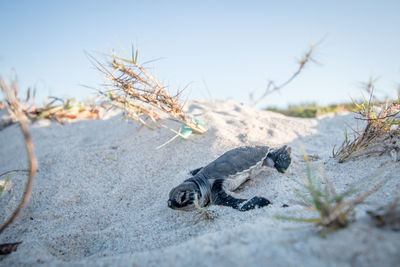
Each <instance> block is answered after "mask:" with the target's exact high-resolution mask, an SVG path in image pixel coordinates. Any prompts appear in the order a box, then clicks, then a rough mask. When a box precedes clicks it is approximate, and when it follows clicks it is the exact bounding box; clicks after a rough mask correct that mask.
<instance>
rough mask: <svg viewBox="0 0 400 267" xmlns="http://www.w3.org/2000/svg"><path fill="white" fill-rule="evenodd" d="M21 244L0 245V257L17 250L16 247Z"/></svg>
mask: <svg viewBox="0 0 400 267" xmlns="http://www.w3.org/2000/svg"><path fill="white" fill-rule="evenodd" d="M21 243H22V242H16V243H7V244H0V255H7V254H10V253H11V252H14V251H16V250H17V247H18V246H19V244H21Z"/></svg>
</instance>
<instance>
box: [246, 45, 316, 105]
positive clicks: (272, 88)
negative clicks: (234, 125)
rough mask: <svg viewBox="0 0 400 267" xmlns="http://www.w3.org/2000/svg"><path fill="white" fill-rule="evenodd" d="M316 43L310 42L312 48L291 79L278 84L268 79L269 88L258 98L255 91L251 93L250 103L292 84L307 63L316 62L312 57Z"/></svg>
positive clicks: (252, 103) (253, 103) (254, 103)
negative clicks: (255, 96) (255, 97)
mask: <svg viewBox="0 0 400 267" xmlns="http://www.w3.org/2000/svg"><path fill="white" fill-rule="evenodd" d="M320 43H321V42H318V43H317V45H318V44H320ZM314 48H315V46H314V44H313V43H311V44H310V48H309V50H308V51H307V52H306V53H305V55H304V56H303V58H301V59H300V60H299V66H298V68H297V70H296V71H295V72H294V73H293V74H292V75H291V76H290V77H289V79H287V80H286V81H284V82H283V83H281V84H280V85H277V84H276V83H275V82H274V81H272V80H270V81H268V85H267V88H266V89H265V91H264V93H263V94H262V95H261V96H260V97H259V98H258V99H256V100H254V96H253V93H251V94H250V105H251V106H256V105H257V104H258V103H259V102H260V101H261V100H263V99H264V98H265V97H267V96H268V95H269V94H271V93H273V92H276V91H279V90H281V89H282V88H284V87H285V86H287V85H288V84H290V83H291V82H292V81H293V80H294V79H295V78H296V77H297V76H299V74H300V73H301V72H302V70H303V69H304V67H305V66H306V65H307V63H308V62H310V61H311V62H316V61H315V59H314V58H313V57H312V55H313V52H314Z"/></svg>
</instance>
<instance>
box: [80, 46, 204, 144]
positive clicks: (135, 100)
mask: <svg viewBox="0 0 400 267" xmlns="http://www.w3.org/2000/svg"><path fill="white" fill-rule="evenodd" d="M132 50H133V49H132ZM138 53H139V52H138V50H137V49H136V51H135V50H133V51H132V59H125V58H121V57H118V56H116V55H115V54H114V53H111V55H110V56H108V57H107V62H106V64H102V63H101V62H99V61H98V60H97V59H95V58H94V57H92V56H91V55H88V56H89V58H90V60H91V61H92V63H93V65H94V66H95V67H96V68H97V70H99V71H100V73H101V74H102V75H103V76H104V77H105V78H106V80H107V83H106V84H105V89H103V90H100V93H101V94H102V95H103V96H104V97H106V98H107V99H108V100H109V102H111V104H112V105H114V106H115V107H117V108H120V109H122V110H124V111H125V112H126V115H127V116H128V117H129V118H131V119H133V120H136V121H139V122H140V123H142V124H143V125H144V126H146V127H147V128H149V129H152V130H153V129H156V128H167V129H169V130H171V131H172V132H174V133H175V134H176V135H177V136H181V137H182V138H186V136H184V135H182V134H181V130H182V127H184V126H186V127H189V128H190V129H191V130H192V131H193V132H194V133H199V134H202V133H205V132H206V131H207V130H206V129H205V128H204V127H203V126H202V125H201V124H200V123H199V122H198V121H197V120H195V119H193V118H190V117H189V116H187V115H186V114H185V112H184V111H183V104H182V103H181V100H180V96H181V93H182V91H178V92H177V93H176V94H175V95H171V94H170V93H169V92H168V91H167V89H166V88H165V87H164V86H163V85H162V84H161V83H160V82H159V81H158V80H157V79H156V78H155V77H154V76H153V75H152V74H150V72H149V71H148V70H147V69H146V68H145V67H144V65H143V64H139V63H138ZM162 119H168V120H172V121H175V122H177V123H179V124H180V125H182V126H181V128H179V129H172V128H170V127H167V126H166V125H165V124H163V123H161V120H162Z"/></svg>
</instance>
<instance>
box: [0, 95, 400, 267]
mask: <svg viewBox="0 0 400 267" xmlns="http://www.w3.org/2000/svg"><path fill="white" fill-rule="evenodd" d="M188 112H189V113H190V114H192V115H194V116H195V117H196V118H198V119H200V120H202V121H204V122H205V123H206V125H207V127H208V128H209V132H208V133H207V134H205V135H195V136H192V137H191V138H190V140H188V141H185V140H181V139H177V140H176V141H174V142H173V143H171V144H169V145H167V146H166V147H163V148H161V149H159V150H156V149H155V147H156V146H158V145H160V144H162V143H164V142H165V141H167V140H168V139H169V138H170V137H172V136H173V134H172V133H171V132H168V131H166V130H161V131H149V130H147V129H146V128H143V129H141V130H139V131H138V128H139V124H138V123H136V122H132V121H130V122H126V121H125V120H118V118H120V115H119V114H111V113H110V114H109V117H106V119H104V120H85V121H79V122H72V123H69V124H66V125H59V124H57V123H53V122H52V123H50V122H48V121H40V122H38V123H35V124H34V125H32V127H31V130H32V134H33V138H34V143H35V148H36V155H37V157H38V160H39V173H38V174H37V176H36V181H35V186H34V192H33V195H32V198H31V201H30V203H29V204H28V206H27V207H26V208H25V209H24V210H23V212H22V214H21V215H20V217H19V218H18V219H17V220H16V221H15V222H14V223H13V224H12V225H11V226H10V227H9V228H8V229H7V230H5V232H4V233H3V234H1V235H0V243H6V242H16V241H23V243H22V244H21V245H20V246H19V247H18V250H17V251H16V252H14V253H12V254H10V255H8V256H1V257H0V265H1V266H9V265H14V266H21V265H38V264H45V265H52V266H53V265H64V264H67V265H78V266H79V265H81V266H83V265H85V266H87V265H98V266H132V265H134V266H146V265H161V266H184V265H186V266H188V265H190V266H192V265H199V266H216V265H223V266H335V265H340V266H353V265H354V266H394V265H397V266H398V265H399V264H400V232H393V231H390V230H386V229H380V228H376V227H374V226H373V224H372V222H371V220H370V219H369V217H368V215H367V214H366V213H365V210H367V209H373V208H374V207H377V206H379V205H384V204H386V203H388V202H389V201H391V200H392V199H393V198H394V196H395V194H396V193H397V194H398V193H399V192H400V180H399V177H398V173H399V171H400V167H399V166H400V163H399V162H396V163H394V162H393V161H392V160H391V159H390V157H389V156H388V155H383V156H379V157H378V156H374V157H361V158H360V159H357V160H350V161H348V162H345V163H343V164H339V163H337V161H336V160H335V159H333V158H332V157H331V152H332V148H333V146H334V145H335V144H336V145H340V143H341V142H342V141H343V130H344V127H345V123H348V124H349V125H354V124H355V120H354V119H353V118H352V115H351V114H348V115H340V116H335V117H334V116H326V117H324V118H320V119H297V118H288V117H285V116H282V115H279V114H275V113H271V112H267V111H259V110H255V109H252V108H250V107H247V106H243V105H240V104H237V103H234V102H231V101H225V102H222V101H218V102H213V103H211V102H192V103H191V104H190V105H189V106H188ZM300 143H301V144H303V146H304V147H305V149H306V150H307V152H308V154H312V155H316V156H318V157H319V160H318V161H317V162H316V164H318V163H323V164H324V168H325V172H326V174H327V175H328V176H329V177H330V180H331V182H332V183H333V184H334V185H335V186H336V188H337V190H338V191H343V190H345V189H347V188H348V186H349V185H352V184H354V183H358V184H365V181H367V179H368V178H369V177H371V176H376V175H378V173H382V172H383V171H387V174H386V177H390V176H392V177H394V178H393V179H392V180H391V181H389V182H388V183H387V184H386V185H385V186H384V187H383V188H382V189H381V190H380V191H379V192H377V193H375V194H374V195H372V196H371V197H369V198H368V203H369V205H361V206H359V207H358V208H357V216H356V221H355V222H354V223H352V224H350V226H349V227H348V228H346V229H344V230H340V231H337V232H334V233H331V234H329V235H328V236H327V238H325V239H324V238H321V237H320V236H319V235H318V234H317V232H318V229H316V228H315V227H313V226H312V225H308V224H300V223H295V222H287V221H281V220H277V219H274V218H272V216H273V215H278V214H281V215H287V216H299V217H301V216H303V217H304V216H305V217H307V216H312V215H313V214H314V213H313V212H309V211H306V210H305V209H304V207H303V206H302V205H300V204H299V202H298V201H297V198H296V195H295V194H294V193H293V191H292V190H291V187H292V186H297V185H296V184H295V183H294V182H293V181H292V180H291V179H290V178H289V177H288V175H291V176H293V177H294V178H296V179H299V180H301V177H304V174H303V173H304V172H303V169H304V166H305V163H304V161H303V160H302V153H301V150H300V147H299V144H300ZM260 144H262V145H269V146H280V145H283V144H289V145H290V146H291V147H292V148H293V150H294V153H293V154H294V155H293V156H294V162H293V164H292V166H291V168H290V171H289V174H288V175H282V174H279V173H278V172H276V171H275V170H273V169H268V170H266V171H265V172H263V173H262V174H260V175H259V176H258V177H257V178H256V179H254V180H252V181H250V182H248V183H247V184H246V185H245V186H244V188H243V189H242V190H241V191H240V192H238V194H239V195H240V196H241V197H252V196H255V195H258V196H264V197H266V198H268V199H269V200H271V201H272V202H273V203H274V204H273V205H270V206H268V207H265V208H262V209H257V210H253V211H249V212H238V211H236V210H234V209H231V208H229V207H219V206H212V207H210V208H209V209H210V210H211V211H213V212H214V214H215V215H216V218H215V219H214V220H200V221H198V218H199V215H198V214H197V213H196V212H179V211H174V210H171V209H169V208H168V207H167V198H168V193H169V191H170V189H171V188H172V187H174V186H176V185H178V184H179V183H180V182H182V181H183V180H184V179H185V178H187V177H188V174H187V173H188V171H189V170H191V169H194V168H197V167H200V166H203V165H205V164H207V163H209V162H210V161H212V160H213V159H215V158H216V157H217V156H219V155H221V154H222V153H223V152H225V151H226V150H229V149H232V148H235V147H238V146H242V145H260ZM0 145H1V149H0V158H1V162H0V173H1V172H4V171H7V170H10V169H21V168H26V167H27V161H26V155H25V150H24V143H23V139H22V135H21V133H20V130H19V128H18V127H17V126H11V127H8V128H7V129H5V130H3V131H0ZM25 179H26V177H25V176H24V174H23V173H16V174H14V176H13V178H12V183H11V185H10V186H9V187H8V190H7V191H6V192H5V193H4V194H3V197H2V198H1V199H0V207H1V214H0V219H1V220H2V221H4V220H5V218H6V217H8V215H9V213H10V211H11V209H12V207H15V205H16V203H17V200H19V198H20V194H21V192H22V190H23V185H22V182H23V181H24V180H25ZM282 204H288V205H289V206H290V207H289V208H282V207H281V206H282Z"/></svg>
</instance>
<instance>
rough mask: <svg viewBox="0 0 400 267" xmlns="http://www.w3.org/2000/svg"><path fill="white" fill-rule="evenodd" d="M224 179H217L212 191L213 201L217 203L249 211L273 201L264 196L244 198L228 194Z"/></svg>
mask: <svg viewBox="0 0 400 267" xmlns="http://www.w3.org/2000/svg"><path fill="white" fill-rule="evenodd" d="M222 184H223V181H222V180H221V181H216V182H215V183H214V186H213V189H212V191H213V192H214V193H213V196H212V202H213V204H215V205H221V206H226V207H231V208H234V209H236V210H239V211H248V210H252V209H254V208H262V207H265V206H267V205H269V204H271V202H270V201H269V200H268V199H266V198H263V197H253V198H252V199H250V200H248V199H243V198H235V197H233V196H231V195H229V194H227V193H226V192H225V191H224V190H223V186H222Z"/></svg>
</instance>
